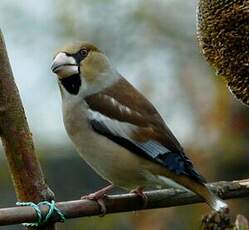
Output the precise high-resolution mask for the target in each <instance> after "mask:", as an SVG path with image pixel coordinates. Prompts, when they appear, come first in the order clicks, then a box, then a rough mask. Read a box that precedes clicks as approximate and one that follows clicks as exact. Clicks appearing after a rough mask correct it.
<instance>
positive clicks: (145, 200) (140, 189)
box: [130, 187, 148, 208]
mask: <svg viewBox="0 0 249 230" xmlns="http://www.w3.org/2000/svg"><path fill="white" fill-rule="evenodd" d="M130 193H135V194H136V195H137V196H139V197H141V199H142V202H143V206H142V208H145V207H147V204H148V197H147V196H146V195H145V194H144V188H143V187H137V188H136V189H133V190H131V191H130Z"/></svg>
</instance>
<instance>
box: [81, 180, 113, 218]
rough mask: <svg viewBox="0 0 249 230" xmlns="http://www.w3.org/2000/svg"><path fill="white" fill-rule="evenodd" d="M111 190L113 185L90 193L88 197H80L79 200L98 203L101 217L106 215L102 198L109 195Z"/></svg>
mask: <svg viewBox="0 0 249 230" xmlns="http://www.w3.org/2000/svg"><path fill="white" fill-rule="evenodd" d="M112 189H113V184H110V185H108V186H106V187H104V188H102V189H100V190H98V191H96V192H94V193H90V194H88V195H85V196H82V197H81V198H80V199H81V200H94V201H96V202H97V203H98V205H99V206H100V211H101V213H102V214H101V216H104V215H105V214H106V211H107V210H106V206H105V202H104V197H105V196H106V194H107V193H109V192H110V191H111V190H112Z"/></svg>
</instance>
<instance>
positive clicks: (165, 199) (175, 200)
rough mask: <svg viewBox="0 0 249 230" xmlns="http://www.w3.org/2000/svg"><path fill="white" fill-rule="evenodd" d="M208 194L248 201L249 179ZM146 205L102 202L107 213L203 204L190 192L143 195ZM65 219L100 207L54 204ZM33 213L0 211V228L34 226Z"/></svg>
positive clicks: (121, 198)
mask: <svg viewBox="0 0 249 230" xmlns="http://www.w3.org/2000/svg"><path fill="white" fill-rule="evenodd" d="M209 185H210V188H211V190H213V191H214V192H215V193H218V194H219V195H220V197H221V198H223V199H232V198H242V197H249V179H247V180H241V181H232V182H224V181H221V182H217V183H212V184H209ZM146 196H147V197H148V204H147V206H146V207H143V206H144V203H143V202H142V200H141V199H140V197H138V196H136V195H135V194H123V195H114V196H108V197H106V199H105V205H106V208H107V213H109V214H111V213H118V212H129V211H135V210H142V209H154V208H165V207H173V206H179V205H187V204H194V203H199V202H203V199H202V198H200V197H199V196H197V195H196V194H194V193H192V192H190V191H182V190H173V189H167V190H158V191H152V192H146ZM56 205H57V207H58V208H59V209H60V210H61V211H62V213H63V214H64V215H65V217H66V218H67V219H70V218H76V217H85V216H97V215H100V214H101V211H100V207H99V205H98V204H97V203H96V202H95V201H89V200H75V201H66V202H58V203H56ZM41 211H42V213H43V215H46V213H47V211H48V207H47V206H41ZM35 220H36V214H35V211H34V210H33V209H32V208H31V207H13V208H5V209H0V225H11V224H19V223H22V222H34V221H35ZM52 221H55V222H56V221H59V217H58V216H56V215H55V216H53V218H52Z"/></svg>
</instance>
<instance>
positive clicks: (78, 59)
mask: <svg viewBox="0 0 249 230" xmlns="http://www.w3.org/2000/svg"><path fill="white" fill-rule="evenodd" d="M82 50H83V49H82ZM82 50H80V51H79V52H77V53H75V54H67V55H68V56H72V57H73V58H74V59H75V61H76V63H77V64H79V63H80V62H81V61H82V60H83V59H84V58H85V57H86V56H87V54H88V52H87V50H86V49H84V51H85V53H83V52H82Z"/></svg>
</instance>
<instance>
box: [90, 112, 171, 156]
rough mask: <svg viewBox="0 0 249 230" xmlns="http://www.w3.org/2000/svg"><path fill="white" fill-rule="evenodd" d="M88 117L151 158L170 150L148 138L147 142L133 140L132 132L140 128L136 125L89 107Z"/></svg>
mask: <svg viewBox="0 0 249 230" xmlns="http://www.w3.org/2000/svg"><path fill="white" fill-rule="evenodd" d="M88 118H89V120H90V121H95V122H98V124H100V125H101V126H103V129H105V130H108V131H109V132H110V134H111V135H114V136H118V137H122V138H125V139H126V140H128V141H130V142H131V143H133V144H134V145H136V146H137V147H138V148H140V149H142V150H143V151H144V152H146V153H147V154H148V155H149V156H150V157H152V158H156V157H157V156H158V155H160V154H165V153H169V152H170V150H168V149H167V148H166V147H164V146H163V145H161V144H160V143H159V142H157V141H156V140H148V141H147V142H138V141H135V140H133V139H132V138H131V136H132V133H133V132H134V131H136V130H137V129H139V128H140V127H138V126H136V125H133V124H130V123H128V122H121V121H118V120H114V119H111V118H109V117H107V116H105V115H103V114H101V113H99V112H97V111H93V110H91V109H88Z"/></svg>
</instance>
